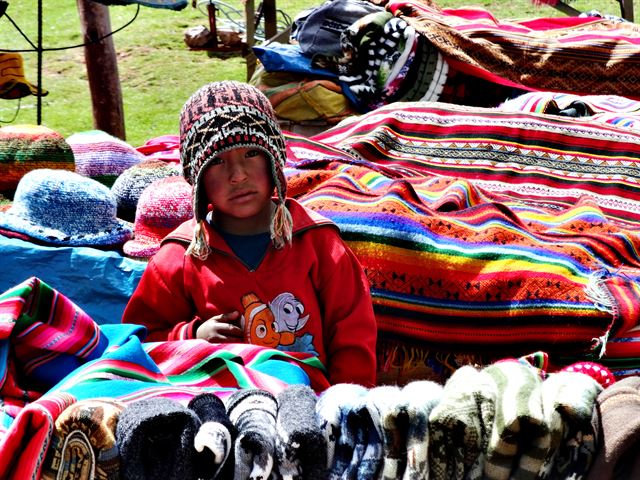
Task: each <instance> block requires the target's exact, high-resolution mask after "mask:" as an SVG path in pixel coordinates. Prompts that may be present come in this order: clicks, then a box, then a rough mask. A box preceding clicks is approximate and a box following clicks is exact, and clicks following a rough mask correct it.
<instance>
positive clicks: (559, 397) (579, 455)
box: [538, 371, 603, 479]
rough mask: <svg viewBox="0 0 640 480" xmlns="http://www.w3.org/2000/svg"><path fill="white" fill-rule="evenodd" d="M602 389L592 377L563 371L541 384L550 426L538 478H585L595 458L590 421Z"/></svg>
mask: <svg viewBox="0 0 640 480" xmlns="http://www.w3.org/2000/svg"><path fill="white" fill-rule="evenodd" d="M602 390H603V388H602V386H601V385H600V384H599V383H598V382H597V381H596V380H595V379H593V378H592V377H591V376H588V375H583V374H581V373H576V372H570V371H560V372H558V373H552V374H550V375H549V376H548V377H547V378H546V379H545V380H544V381H543V382H542V411H543V413H544V416H545V419H546V423H547V425H548V426H549V433H550V438H551V441H550V444H549V454H548V455H547V457H546V458H545V462H544V464H543V466H542V467H541V469H540V472H539V473H538V478H539V479H552V478H583V477H584V475H585V474H586V472H587V471H588V470H589V467H590V466H591V464H592V462H593V458H594V456H595V447H596V445H595V443H594V439H595V432H594V431H593V425H592V424H591V420H592V418H593V409H594V406H595V402H596V397H597V396H598V395H599V394H600V392H602Z"/></svg>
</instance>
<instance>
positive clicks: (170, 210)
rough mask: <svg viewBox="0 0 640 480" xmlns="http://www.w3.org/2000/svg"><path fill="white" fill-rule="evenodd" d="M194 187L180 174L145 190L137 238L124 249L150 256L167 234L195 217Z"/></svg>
mask: <svg viewBox="0 0 640 480" xmlns="http://www.w3.org/2000/svg"><path fill="white" fill-rule="evenodd" d="M191 194H192V187H191V185H189V184H188V183H187V181H186V180H185V179H184V178H182V177H180V176H171V177H166V178H161V179H159V180H155V181H154V182H152V183H151V184H150V185H149V186H148V187H147V188H145V189H144V191H143V192H142V194H141V195H140V198H139V199H138V205H137V208H136V218H135V222H134V224H133V239H132V240H129V241H127V242H126V243H125V244H124V246H123V247H122V250H123V251H124V253H125V254H126V255H128V256H130V257H136V258H150V257H152V256H153V255H155V253H156V252H157V251H158V250H160V244H161V242H162V240H163V238H164V237H165V236H167V235H168V234H169V233H171V232H172V231H173V230H175V229H176V228H177V227H178V226H180V224H182V223H183V222H185V221H187V220H189V219H190V218H192V217H193V208H192V206H191Z"/></svg>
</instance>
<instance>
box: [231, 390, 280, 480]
mask: <svg viewBox="0 0 640 480" xmlns="http://www.w3.org/2000/svg"><path fill="white" fill-rule="evenodd" d="M226 407H227V413H228V414H229V419H230V420H231V423H233V425H235V427H236V429H237V431H238V437H237V438H236V443H235V470H234V480H248V479H249V480H260V479H267V478H269V476H270V475H271V474H272V471H273V469H274V466H275V458H276V457H275V455H276V444H275V443H276V414H277V411H278V403H277V401H276V398H275V397H274V396H273V394H271V393H270V392H267V391H266V390H261V389H258V388H249V389H243V390H238V391H236V392H234V393H233V394H232V395H231V396H230V397H229V398H228V399H227V400H226Z"/></svg>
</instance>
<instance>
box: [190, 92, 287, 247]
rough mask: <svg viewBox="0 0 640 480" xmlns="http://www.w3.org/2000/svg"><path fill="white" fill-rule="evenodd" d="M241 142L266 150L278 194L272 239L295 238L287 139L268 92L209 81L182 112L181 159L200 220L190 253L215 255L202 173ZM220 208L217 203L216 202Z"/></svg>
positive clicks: (277, 241) (281, 241)
mask: <svg viewBox="0 0 640 480" xmlns="http://www.w3.org/2000/svg"><path fill="white" fill-rule="evenodd" d="M239 147H250V148H255V149H258V150H260V151H262V152H264V153H265V154H266V156H267V158H268V160H269V162H270V163H271V174H272V177H273V183H274V186H275V190H276V195H277V197H278V204H277V208H276V211H275V213H274V215H273V218H272V220H271V239H272V240H273V244H274V246H275V247H276V248H282V247H283V246H284V245H285V244H287V243H290V242H291V231H292V227H293V221H292V219H291V215H290V213H289V211H288V210H287V208H286V207H285V197H286V194H287V183H286V179H285V177H284V172H283V169H284V165H285V160H286V158H285V151H286V150H285V148H286V147H285V142H284V137H283V136H282V132H281V131H280V126H279V125H278V121H277V119H276V115H275V113H274V111H273V107H272V106H271V104H270V103H269V100H268V99H267V97H266V96H265V95H264V94H263V93H262V92H260V91H259V90H258V89H257V88H255V87H253V86H252V85H249V84H246V83H240V82H235V81H222V82H214V83H209V84H207V85H205V86H203V87H202V88H200V89H199V90H198V91H197V92H195V93H194V94H193V95H192V96H191V98H189V100H187V102H186V103H185V105H184V106H183V107H182V112H181V114H180V160H181V162H182V168H183V173H184V177H185V178H186V179H187V181H188V182H189V183H190V184H192V185H193V212H194V215H195V218H196V221H197V224H196V229H195V232H194V238H193V240H192V242H191V245H190V246H189V248H188V250H187V253H188V254H190V255H193V256H195V257H197V258H200V259H205V258H207V256H208V255H209V252H210V250H209V245H208V242H207V238H206V235H205V230H204V225H203V222H204V221H205V217H206V215H207V201H206V199H204V198H203V193H204V192H203V191H202V190H201V183H202V182H201V178H202V173H203V172H204V171H205V169H206V167H207V166H208V165H209V164H210V163H211V162H212V161H215V159H216V157H217V156H218V155H220V154H221V153H223V152H225V151H228V150H232V149H234V148H239ZM214 208H215V205H214Z"/></svg>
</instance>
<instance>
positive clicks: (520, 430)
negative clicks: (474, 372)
mask: <svg viewBox="0 0 640 480" xmlns="http://www.w3.org/2000/svg"><path fill="white" fill-rule="evenodd" d="M483 372H485V373H487V374H488V375H490V376H491V378H492V379H493V381H494V382H495V384H496V389H497V392H498V394H497V396H496V416H495V420H494V423H493V429H492V432H491V439H490V441H489V448H488V450H487V458H486V462H485V465H484V474H485V477H486V478H488V479H496V480H499V479H504V480H507V479H509V478H518V479H520V478H523V479H526V478H535V477H536V475H537V474H538V472H539V471H540V468H541V467H542V464H543V463H544V459H545V458H546V456H547V454H548V452H549V445H550V443H551V435H550V434H549V427H548V425H547V423H546V420H545V418H544V415H543V413H542V379H541V378H540V376H539V374H538V370H537V369H534V368H533V367H531V366H530V365H525V364H523V363H521V362H518V361H517V360H505V361H499V362H496V363H494V364H493V365H489V366H488V367H485V368H484V369H483Z"/></svg>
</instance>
